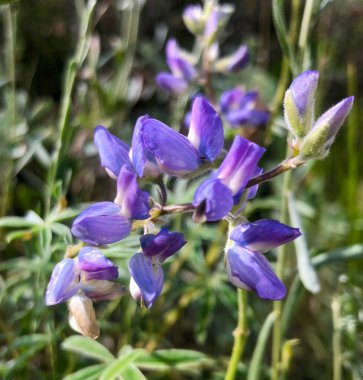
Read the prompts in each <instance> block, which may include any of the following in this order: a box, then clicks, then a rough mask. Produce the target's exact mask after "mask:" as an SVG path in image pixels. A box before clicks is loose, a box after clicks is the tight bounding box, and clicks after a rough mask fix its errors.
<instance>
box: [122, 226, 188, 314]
mask: <svg viewBox="0 0 363 380" xmlns="http://www.w3.org/2000/svg"><path fill="white" fill-rule="evenodd" d="M140 243H141V248H142V252H138V253H136V254H135V255H134V256H132V257H131V259H130V262H129V271H130V274H131V279H130V293H131V295H132V297H133V298H134V299H135V300H136V301H139V300H141V301H142V302H143V303H144V304H145V305H146V307H147V308H150V307H151V306H152V305H153V304H154V302H155V301H156V299H157V298H158V297H159V295H160V294H161V292H162V289H163V286H164V272H163V269H162V267H161V264H162V263H163V262H164V261H165V260H166V259H167V258H168V257H170V256H171V255H173V254H174V253H176V252H177V251H178V250H179V249H180V248H182V247H183V245H184V244H185V243H186V241H185V240H184V236H183V234H181V233H179V232H169V230H168V229H167V228H162V229H161V230H160V232H159V233H158V234H156V235H154V234H147V235H144V236H142V237H141V239H140Z"/></svg>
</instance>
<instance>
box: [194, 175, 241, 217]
mask: <svg viewBox="0 0 363 380" xmlns="http://www.w3.org/2000/svg"><path fill="white" fill-rule="evenodd" d="M193 205H194V206H199V207H200V205H202V207H203V208H204V209H203V210H202V211H201V212H202V213H204V215H205V217H206V220H208V221H210V222H213V221H217V220H220V219H222V218H224V217H225V216H226V215H227V214H228V212H229V211H230V210H231V208H232V206H233V196H232V192H231V190H230V189H229V188H228V187H227V186H225V185H224V184H223V183H222V182H221V181H220V180H218V179H217V178H210V179H207V180H205V181H203V182H202V183H201V184H200V185H199V187H198V188H197V190H196V192H195V194H194V201H193Z"/></svg>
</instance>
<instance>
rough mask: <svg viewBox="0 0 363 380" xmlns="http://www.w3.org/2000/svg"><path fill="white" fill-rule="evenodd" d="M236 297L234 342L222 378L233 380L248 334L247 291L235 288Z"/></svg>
mask: <svg viewBox="0 0 363 380" xmlns="http://www.w3.org/2000/svg"><path fill="white" fill-rule="evenodd" d="M237 299H238V322H237V327H236V329H235V330H234V332H233V336H234V344H233V349H232V355H231V359H230V361H229V365H228V369H227V373H226V377H225V378H224V380H234V379H235V377H236V373H237V368H238V363H239V362H240V360H241V356H242V354H243V350H244V347H245V344H246V339H247V335H248V331H247V328H248V327H247V292H246V291H245V290H242V289H237Z"/></svg>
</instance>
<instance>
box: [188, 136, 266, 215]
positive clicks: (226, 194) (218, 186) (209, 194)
mask: <svg viewBox="0 0 363 380" xmlns="http://www.w3.org/2000/svg"><path fill="white" fill-rule="evenodd" d="M264 152H265V149H264V148H261V147H260V146H258V145H257V144H255V143H253V142H251V141H248V140H246V139H244V138H242V137H240V136H237V137H235V139H234V141H233V144H232V146H231V148H230V150H229V152H228V154H227V156H226V157H225V159H224V161H223V162H222V164H221V166H220V168H219V169H218V170H217V171H216V172H215V173H212V175H211V176H210V178H208V179H207V180H205V181H203V182H202V183H201V184H200V185H199V187H198V188H197V190H196V192H195V194H194V201H193V205H194V206H196V212H195V214H194V220H195V221H199V222H203V221H217V220H220V219H222V218H223V217H225V216H226V215H227V214H228V212H229V211H230V210H231V209H232V207H233V205H237V204H238V203H239V202H240V199H241V195H242V192H243V191H244V190H245V187H246V185H247V182H248V181H249V179H250V178H252V177H253V176H254V175H256V173H258V172H259V170H260V169H259V168H258V166H257V163H258V161H259V159H260V158H261V157H262V155H263V153H264ZM254 191H256V190H254ZM251 194H252V193H251ZM252 195H254V194H252Z"/></svg>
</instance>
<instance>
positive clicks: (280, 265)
mask: <svg viewBox="0 0 363 380" xmlns="http://www.w3.org/2000/svg"><path fill="white" fill-rule="evenodd" d="M291 174H292V173H291V171H289V172H287V173H286V174H285V176H284V184H283V193H282V202H281V217H280V221H281V223H284V224H286V223H288V218H289V215H288V205H287V194H288V193H289V191H291V190H290V188H291V178H292V175H291ZM286 247H287V246H286V244H283V245H281V246H280V247H279V249H278V257H277V265H276V274H277V276H278V277H279V278H280V279H281V280H282V279H283V274H284V264H285V255H286ZM273 310H274V313H275V316H276V320H275V323H274V328H273V335H272V372H271V379H272V380H278V379H279V374H280V358H281V340H282V334H281V332H282V331H281V316H282V301H275V302H274V305H273Z"/></svg>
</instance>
